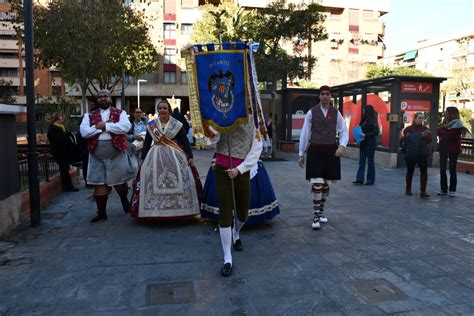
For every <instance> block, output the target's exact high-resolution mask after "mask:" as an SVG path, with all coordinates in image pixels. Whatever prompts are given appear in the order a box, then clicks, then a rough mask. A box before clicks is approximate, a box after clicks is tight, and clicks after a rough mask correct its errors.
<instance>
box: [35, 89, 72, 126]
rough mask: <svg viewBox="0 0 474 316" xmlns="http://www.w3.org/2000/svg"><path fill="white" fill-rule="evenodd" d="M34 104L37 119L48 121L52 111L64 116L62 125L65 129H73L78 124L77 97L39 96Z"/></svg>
mask: <svg viewBox="0 0 474 316" xmlns="http://www.w3.org/2000/svg"><path fill="white" fill-rule="evenodd" d="M36 102H37V105H36V108H37V109H36V115H37V118H38V120H41V121H49V118H50V116H51V115H52V114H53V113H60V114H62V115H63V118H64V126H65V127H66V130H67V131H73V130H74V129H76V127H77V125H78V117H79V118H80V116H79V114H80V111H79V103H78V101H77V99H75V98H71V97H65V96H53V97H47V98H40V99H38V100H37V101H36Z"/></svg>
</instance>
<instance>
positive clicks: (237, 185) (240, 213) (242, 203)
mask: <svg viewBox="0 0 474 316" xmlns="http://www.w3.org/2000/svg"><path fill="white" fill-rule="evenodd" d="M225 170H226V169H225V168H223V167H221V166H216V169H215V171H216V188H217V203H218V205H219V226H220V227H230V226H231V225H232V217H233V214H232V210H233V209H234V207H233V201H232V183H231V180H230V178H229V176H228V175H227V174H226V173H225ZM234 193H235V202H236V204H237V205H236V206H235V208H236V211H235V213H236V216H237V218H238V219H239V221H241V222H243V223H245V222H246V221H247V219H248V214H249V205H250V172H246V173H244V174H239V175H238V176H237V177H235V178H234Z"/></svg>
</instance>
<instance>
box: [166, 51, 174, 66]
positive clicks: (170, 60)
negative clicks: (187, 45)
mask: <svg viewBox="0 0 474 316" xmlns="http://www.w3.org/2000/svg"><path fill="white" fill-rule="evenodd" d="M164 63H165V64H176V49H175V48H165V54H164Z"/></svg>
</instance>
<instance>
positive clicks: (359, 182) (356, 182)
mask: <svg viewBox="0 0 474 316" xmlns="http://www.w3.org/2000/svg"><path fill="white" fill-rule="evenodd" d="M352 183H354V184H364V182H363V181H359V180H356V181H352Z"/></svg>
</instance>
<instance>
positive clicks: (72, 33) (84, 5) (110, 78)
mask: <svg viewBox="0 0 474 316" xmlns="http://www.w3.org/2000/svg"><path fill="white" fill-rule="evenodd" d="M16 8H17V9H18V10H17V11H20V12H19V13H20V14H19V15H18V16H19V20H21V7H20V6H18V5H17V6H16ZM33 19H34V22H33V23H34V41H35V42H34V43H35V48H36V63H37V65H38V66H39V67H51V66H54V67H57V68H58V69H60V71H61V74H62V76H63V78H64V80H65V81H66V82H68V83H70V84H77V85H78V86H79V87H80V88H81V92H82V102H81V106H82V110H83V111H84V110H85V103H86V93H87V91H89V92H90V93H91V94H94V93H95V92H96V91H97V90H98V89H101V88H108V89H110V90H114V88H115V86H116V85H117V84H118V83H120V82H121V76H122V70H124V71H125V75H126V76H132V77H136V76H139V75H140V74H142V73H146V72H151V71H154V70H156V67H157V63H158V59H157V56H158V54H157V52H156V49H155V47H154V46H153V45H152V43H151V41H150V38H149V35H148V26H147V24H146V23H145V21H144V20H143V13H142V12H138V11H134V10H133V9H131V8H128V7H124V6H122V5H121V3H120V2H119V1H114V0H101V1H99V0H83V1H76V0H53V1H51V2H49V3H48V5H47V6H36V7H35V11H34V17H33Z"/></svg>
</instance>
